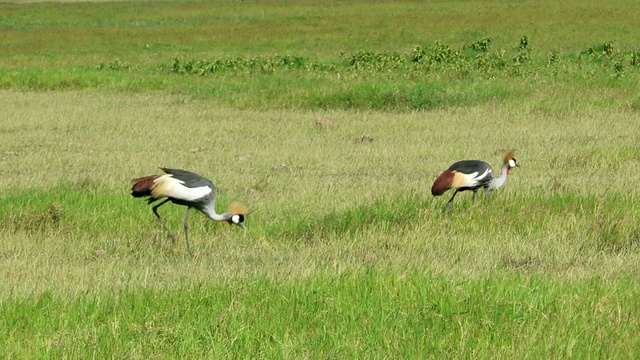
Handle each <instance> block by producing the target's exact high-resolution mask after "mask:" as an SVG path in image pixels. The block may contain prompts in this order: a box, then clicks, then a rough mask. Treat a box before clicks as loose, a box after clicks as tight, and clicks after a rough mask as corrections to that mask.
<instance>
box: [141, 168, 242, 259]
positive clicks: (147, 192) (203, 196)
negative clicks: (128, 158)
mask: <svg viewBox="0 0 640 360" xmlns="http://www.w3.org/2000/svg"><path fill="white" fill-rule="evenodd" d="M160 169H161V170H162V171H164V172H165V173H164V174H161V175H149V176H143V177H141V178H137V179H133V180H132V183H133V187H132V188H131V195H132V196H133V197H146V198H147V199H148V202H147V203H148V204H152V203H154V202H156V201H158V200H160V199H164V200H162V201H161V202H160V203H158V204H156V205H154V206H153V208H152V210H153V213H154V214H155V216H156V218H158V221H160V222H161V223H162V219H161V218H160V215H159V214H158V208H159V207H160V206H162V205H164V204H166V203H167V202H169V201H171V202H172V203H174V204H177V205H182V206H186V207H187V213H186V215H185V217H184V236H185V240H186V242H187V251H188V252H189V255H193V254H192V252H191V248H190V246H189V212H190V211H191V209H194V208H195V209H197V210H199V211H200V212H202V213H203V214H205V215H206V216H207V217H209V218H210V219H211V220H214V221H226V222H228V223H229V224H234V225H238V226H239V227H241V228H242V229H243V230H245V226H244V218H245V215H246V214H247V210H246V208H245V207H244V206H242V205H241V204H237V203H234V204H231V205H230V206H229V209H227V211H226V212H224V213H222V214H218V213H217V212H216V209H215V204H216V187H215V185H213V183H212V182H211V181H210V180H209V179H206V178H204V177H202V176H200V175H198V174H195V173H192V172H190V171H186V170H179V169H168V168H160ZM162 224H163V226H164V227H165V229H166V230H167V232H168V235H169V237H170V238H171V242H172V243H174V244H175V242H176V238H175V236H174V235H173V233H172V232H171V230H170V229H169V228H168V227H167V226H166V224H164V223H162Z"/></svg>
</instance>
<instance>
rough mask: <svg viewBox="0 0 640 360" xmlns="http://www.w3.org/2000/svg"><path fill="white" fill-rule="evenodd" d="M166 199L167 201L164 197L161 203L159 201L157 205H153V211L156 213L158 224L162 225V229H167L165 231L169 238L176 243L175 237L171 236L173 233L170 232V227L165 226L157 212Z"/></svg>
mask: <svg viewBox="0 0 640 360" xmlns="http://www.w3.org/2000/svg"><path fill="white" fill-rule="evenodd" d="M167 201H169V199H165V200H164V201H162V202H161V203H159V204H158V205H156V206H154V207H153V213H154V214H155V215H156V217H157V218H158V222H160V224H162V227H164V229H165V230H166V231H167V233H168V234H169V238H170V239H171V242H172V243H173V244H174V245H175V243H176V237H175V236H173V233H172V232H171V229H169V227H168V226H167V224H165V223H164V221H162V219H161V218H160V214H158V208H159V207H160V206H162V205H164V204H166V203H167Z"/></svg>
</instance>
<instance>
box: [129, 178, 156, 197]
mask: <svg viewBox="0 0 640 360" xmlns="http://www.w3.org/2000/svg"><path fill="white" fill-rule="evenodd" d="M157 178H158V175H150V176H144V177H141V178H137V179H133V180H132V181H131V182H132V183H133V187H131V196H133V197H144V196H151V188H152V187H153V185H154V184H155V183H154V181H155V179H157Z"/></svg>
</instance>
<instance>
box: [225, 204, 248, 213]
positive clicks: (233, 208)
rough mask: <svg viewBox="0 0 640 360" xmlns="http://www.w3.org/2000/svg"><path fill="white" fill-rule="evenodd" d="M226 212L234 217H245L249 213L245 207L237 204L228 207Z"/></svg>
mask: <svg viewBox="0 0 640 360" xmlns="http://www.w3.org/2000/svg"><path fill="white" fill-rule="evenodd" d="M227 211H228V212H229V213H231V214H234V215H246V214H248V213H249V209H247V207H246V206H244V205H242V204H240V203H239V202H234V203H231V204H230V205H229V207H228V208H227Z"/></svg>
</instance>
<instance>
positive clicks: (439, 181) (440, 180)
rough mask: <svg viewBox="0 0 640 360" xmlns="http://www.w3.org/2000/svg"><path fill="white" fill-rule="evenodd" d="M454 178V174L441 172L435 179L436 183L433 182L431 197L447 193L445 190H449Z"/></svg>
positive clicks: (448, 171)
mask: <svg viewBox="0 0 640 360" xmlns="http://www.w3.org/2000/svg"><path fill="white" fill-rule="evenodd" d="M454 177H455V172H453V171H450V170H447V171H443V172H442V173H441V174H440V175H439V176H438V177H437V178H436V181H434V182H433V186H431V195H433V196H440V195H442V194H444V193H445V192H447V190H449V189H451V185H452V184H453V179H454Z"/></svg>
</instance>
